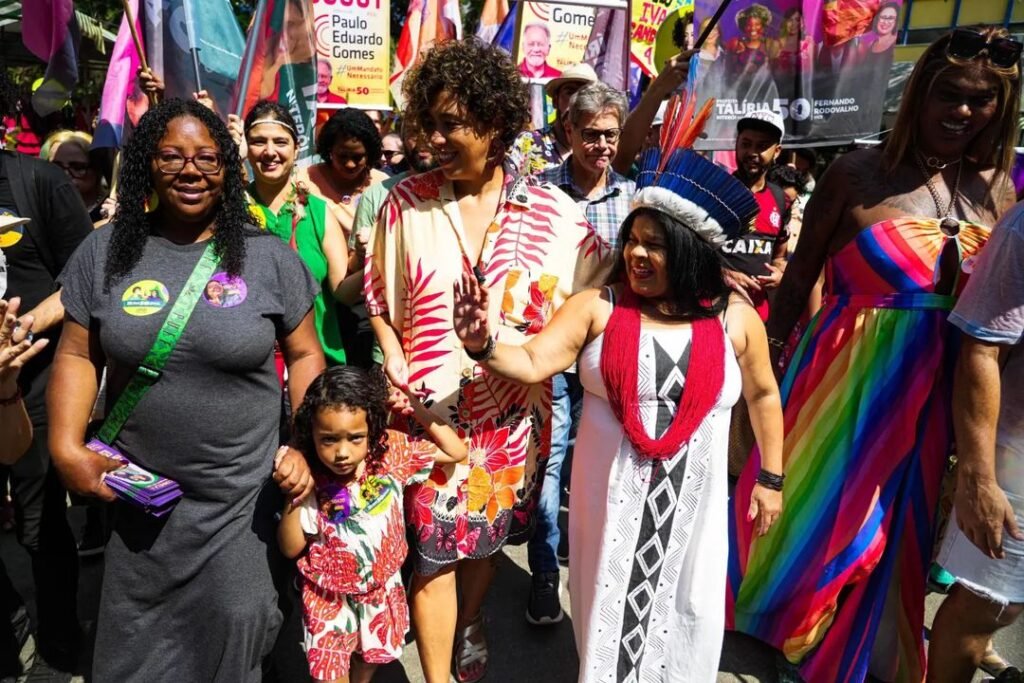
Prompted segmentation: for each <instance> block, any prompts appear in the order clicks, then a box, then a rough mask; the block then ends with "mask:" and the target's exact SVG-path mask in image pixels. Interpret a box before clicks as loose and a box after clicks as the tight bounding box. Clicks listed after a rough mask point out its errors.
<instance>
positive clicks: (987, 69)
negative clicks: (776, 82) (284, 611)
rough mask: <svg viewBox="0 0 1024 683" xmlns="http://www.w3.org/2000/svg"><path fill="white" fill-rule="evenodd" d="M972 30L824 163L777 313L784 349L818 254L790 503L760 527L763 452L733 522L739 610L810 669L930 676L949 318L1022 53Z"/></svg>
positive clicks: (772, 334) (1001, 181)
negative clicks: (755, 499) (868, 135)
mask: <svg viewBox="0 0 1024 683" xmlns="http://www.w3.org/2000/svg"><path fill="white" fill-rule="evenodd" d="M970 33H972V32H966V31H964V30H963V29H958V30H957V31H956V32H954V33H952V34H949V35H946V36H944V37H942V38H940V39H939V40H938V41H936V42H935V43H934V44H932V45H931V46H930V47H929V48H928V49H927V51H926V52H925V53H924V55H922V57H921V59H920V60H919V61H918V63H917V65H916V66H915V68H914V72H913V74H912V75H911V77H910V81H909V83H908V86H907V90H906V92H905V94H904V97H903V101H902V104H901V107H900V111H899V114H898V116H897V120H896V125H895V127H894V130H893V132H892V134H891V135H890V136H889V138H888V140H887V141H886V143H885V145H884V147H883V148H882V149H872V150H862V151H856V152H852V153H850V154H847V155H845V156H844V157H842V158H840V159H839V160H837V161H836V162H835V163H834V164H833V165H832V167H831V168H830V169H829V170H828V172H827V173H826V174H825V175H824V176H823V177H822V179H821V182H820V183H819V186H818V189H817V191H816V192H815V193H814V196H813V197H812V199H811V202H810V204H809V205H808V207H807V211H806V214H805V223H804V224H805V226H806V230H805V231H804V235H803V237H802V238H801V242H800V246H799V248H798V249H797V251H796V254H795V255H794V257H793V259H792V261H790V263H789V267H788V268H787V270H786V275H785V277H784V279H783V281H782V286H781V288H780V289H779V292H778V297H777V299H776V302H775V304H774V306H773V309H772V318H771V320H770V321H769V324H768V333H769V343H770V344H771V345H772V346H773V347H774V348H773V351H775V352H776V353H777V352H778V350H779V349H780V348H781V347H782V346H783V340H785V339H786V338H787V337H788V335H789V334H790V332H791V331H792V329H793V326H794V324H795V323H796V321H797V319H798V318H799V316H800V314H801V313H802V311H803V310H804V308H805V307H806V304H807V297H808V294H809V292H810V290H811V287H812V286H813V285H814V283H815V281H816V280H817V278H818V274H819V273H820V272H821V270H822V268H823V267H824V268H825V272H826V292H827V295H826V296H827V299H826V305H825V306H824V308H823V309H822V310H821V312H820V313H819V314H818V315H817V316H816V317H815V318H814V319H813V320H812V322H811V324H810V326H809V327H808V329H807V331H806V332H805V333H804V335H803V337H802V338H801V339H800V342H799V345H798V346H797V347H796V350H795V352H794V355H793V357H792V359H791V361H790V363H789V366H788V371H787V372H786V374H785V378H784V380H783V383H782V386H781V390H782V400H783V406H784V413H785V429H786V438H785V443H784V447H783V461H784V467H785V472H786V481H785V489H784V499H785V501H786V503H785V508H784V509H783V513H782V516H781V519H780V520H779V522H778V523H776V525H775V526H774V527H773V528H772V530H771V531H770V532H769V533H768V534H767V535H766V536H763V537H760V538H754V535H753V534H752V528H751V524H750V522H749V521H748V520H747V515H746V513H747V508H748V506H749V504H750V500H749V496H750V491H751V488H752V485H753V483H754V477H755V475H756V473H757V472H758V471H759V469H760V467H761V465H760V457H759V454H758V453H757V452H756V450H755V453H754V454H753V456H752V457H751V458H750V461H749V462H748V464H747V467H746V469H745V470H744V473H743V476H742V477H741V479H740V483H739V485H738V488H737V491H736V496H735V501H734V503H735V506H734V510H733V513H732V519H731V520H730V533H731V536H732V541H733V542H734V546H733V552H731V553H730V559H729V561H730V566H729V598H728V603H729V615H728V621H729V623H730V625H731V626H732V627H733V628H735V629H736V630H738V631H742V632H745V633H748V634H751V635H753V636H755V637H757V638H759V639H761V640H764V641H766V642H768V643H770V644H772V645H774V646H775V647H777V648H778V649H779V650H781V651H782V652H783V653H784V655H785V656H786V658H787V659H788V660H789V661H790V662H792V663H794V664H798V665H799V667H800V674H801V675H802V676H803V678H804V679H805V680H806V681H808V683H819V682H827V683H832V682H834V681H863V680H865V678H866V677H867V675H868V674H869V673H870V674H871V675H872V676H874V677H876V678H878V679H879V680H882V681H887V682H894V681H901V682H902V681H916V682H919V681H922V680H924V675H925V658H924V648H923V630H924V598H925V581H926V576H927V571H928V566H929V563H930V561H931V558H932V546H933V542H934V535H935V517H936V508H937V502H938V496H939V489H940V484H941V480H942V476H943V471H944V467H945V464H946V462H947V458H948V456H949V455H950V451H951V446H952V436H953V435H952V419H951V417H950V400H951V393H952V392H951V385H952V369H953V363H954V361H955V359H956V348H955V347H956V346H957V344H956V337H955V332H954V331H953V329H952V328H951V327H950V326H949V325H948V324H947V323H946V317H947V315H948V313H949V310H950V309H951V308H952V306H953V303H954V302H955V301H956V296H957V294H958V293H959V292H960V291H961V290H962V288H963V285H964V283H965V282H966V279H967V277H968V275H969V274H970V272H971V269H972V264H973V261H974V256H975V254H977V252H978V251H979V250H980V249H981V248H982V247H983V245H984V244H985V242H986V240H987V239H988V234H989V230H988V228H986V227H985V226H986V225H993V224H994V223H995V221H996V219H997V217H998V216H999V215H1000V214H1001V213H1002V212H1003V211H1005V210H1006V209H1007V208H1009V207H1010V206H1011V205H1012V203H1013V200H1014V195H1013V187H1012V185H1011V184H1010V182H1009V179H1008V175H1007V171H1008V170H1009V168H1010V161H1011V159H1012V155H1013V141H1014V139H1015V135H1016V121H1017V112H1018V104H1017V103H1018V101H1019V98H1020V79H1019V67H1018V65H1017V62H1016V61H1014V62H1013V63H1012V64H1010V65H1002V66H1001V65H1000V64H999V62H1000V61H1004V60H1002V59H1001V57H1000V55H999V54H996V52H997V50H994V49H984V48H986V47H987V48H994V47H995V43H993V42H992V40H993V39H995V38H999V37H1001V36H1004V35H1005V32H1002V30H1001V29H999V30H995V29H989V30H987V31H986V32H984V33H983V34H976V33H975V34H974V37H973V38H972V36H971V35H968V34H970ZM972 41H973V42H972ZM979 44H980V46H981V47H980V48H979V47H978V45H979Z"/></svg>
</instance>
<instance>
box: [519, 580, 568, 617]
mask: <svg viewBox="0 0 1024 683" xmlns="http://www.w3.org/2000/svg"><path fill="white" fill-rule="evenodd" d="M561 595H562V583H561V582H560V581H559V579H558V572H539V573H537V574H534V575H533V585H532V586H530V601H529V603H528V604H527V606H526V621H528V622H530V623H531V624H533V625H534V626H545V625H548V624H557V623H558V622H560V621H561V620H562V617H563V616H565V615H564V613H563V612H562V603H561V601H560V600H559V597H560V596H561Z"/></svg>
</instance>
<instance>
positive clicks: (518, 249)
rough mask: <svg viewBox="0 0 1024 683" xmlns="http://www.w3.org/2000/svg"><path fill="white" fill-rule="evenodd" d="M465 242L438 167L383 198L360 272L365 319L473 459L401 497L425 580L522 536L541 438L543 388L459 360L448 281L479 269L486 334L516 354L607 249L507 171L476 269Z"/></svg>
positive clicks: (537, 478)
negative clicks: (378, 325)
mask: <svg viewBox="0 0 1024 683" xmlns="http://www.w3.org/2000/svg"><path fill="white" fill-rule="evenodd" d="M467 244H468V242H467V240H466V230H465V227H464V226H463V224H462V217H461V214H460V212H459V208H458V203H457V201H456V198H455V194H454V190H453V188H452V184H451V182H450V181H448V180H446V179H445V177H444V175H443V173H442V172H441V171H433V172H429V173H424V174H421V175H417V176H412V177H410V178H407V179H406V180H404V181H402V182H400V183H399V184H398V185H396V186H395V187H394V188H393V189H392V190H391V193H390V195H389V196H388V199H387V202H386V203H385V205H384V207H383V208H382V210H381V213H380V218H379V220H378V223H377V225H376V227H375V229H374V231H373V234H372V235H371V238H370V242H369V246H368V253H367V257H366V269H365V272H364V293H365V295H366V306H367V310H368V311H369V313H370V315H372V316H374V315H387V316H388V317H389V318H390V320H391V323H392V325H393V326H394V328H395V331H396V333H397V334H398V337H399V339H400V341H401V344H402V348H403V350H404V351H405V357H406V362H407V363H408V366H409V383H410V386H411V387H412V389H413V390H414V391H415V392H416V394H417V395H418V396H419V398H420V399H421V400H422V401H423V402H424V403H425V404H426V405H427V407H428V408H429V409H430V410H431V411H432V412H433V413H434V414H435V415H437V416H438V417H440V418H442V419H444V420H446V421H447V422H448V423H449V424H451V426H452V427H453V428H454V429H455V430H456V431H457V432H458V433H459V434H460V435H461V436H462V437H463V438H465V439H466V441H467V443H468V444H469V449H470V450H469V457H468V458H467V459H466V460H465V461H463V462H461V463H456V464H438V465H435V467H434V470H433V472H432V473H431V475H430V477H429V479H427V480H426V481H425V482H423V483H422V484H416V485H414V486H412V487H410V489H409V491H408V492H407V494H406V501H407V505H406V518H407V522H408V524H409V525H411V526H412V530H413V532H414V533H413V537H414V539H415V543H414V547H413V553H414V559H415V561H416V571H417V572H419V573H420V574H423V575H430V574H433V573H435V572H437V571H438V570H440V569H441V568H443V567H444V566H446V565H448V564H451V563H452V562H455V561H457V560H459V559H462V558H480V557H486V556H488V555H490V554H492V553H494V552H496V551H497V550H498V549H500V548H501V547H502V546H503V545H504V544H505V543H506V542H509V541H511V542H518V541H522V540H525V539H526V538H527V537H528V536H529V534H530V533H531V531H532V519H531V518H532V514H531V513H532V510H533V508H534V506H535V503H536V495H537V493H538V491H539V489H540V483H541V481H542V480H543V470H544V461H545V459H546V457H547V453H548V450H549V448H550V441H551V424H550V420H551V386H550V383H549V382H544V383H541V384H537V385H534V386H522V385H520V384H516V383H514V382H509V381H506V380H503V379H500V378H498V377H494V376H491V375H489V374H487V372H486V371H485V370H484V369H483V368H482V367H480V366H478V365H477V364H476V362H474V361H473V360H472V359H470V358H469V356H467V355H466V353H465V352H464V350H463V349H462V345H461V344H460V342H459V340H458V337H457V336H456V335H455V332H454V330H453V325H452V290H453V287H454V285H455V283H456V282H457V281H458V280H459V279H460V278H461V277H462V274H463V272H465V271H466V270H467V269H471V268H473V266H477V267H478V268H479V270H480V272H481V273H482V274H483V276H484V280H485V283H484V284H485V286H486V287H487V289H488V291H489V293H490V298H489V300H490V309H489V311H488V313H489V316H490V329H492V330H494V331H495V334H496V337H497V339H498V340H499V341H501V342H503V343H508V344H523V343H525V342H526V341H527V340H528V339H529V337H531V336H532V335H534V334H537V333H538V332H539V331H540V330H541V329H543V327H544V325H546V324H547V323H548V322H549V321H550V320H551V317H552V316H553V315H554V313H555V311H556V310H557V309H558V307H559V306H561V305H562V304H563V303H564V302H565V300H566V299H567V298H568V297H569V296H570V295H572V294H574V293H576V292H578V291H580V290H582V289H585V288H587V287H592V286H596V285H598V284H600V283H601V282H602V281H603V276H604V274H605V273H606V272H607V267H608V265H610V264H609V260H610V250H609V248H608V245H607V243H606V242H604V240H602V239H601V237H600V236H598V235H597V234H596V233H595V232H594V230H593V228H592V227H591V226H590V224H589V223H588V222H587V220H586V218H585V217H584V216H583V214H582V212H581V211H580V209H579V207H578V206H577V205H576V203H575V202H573V201H572V200H571V199H569V197H567V196H566V195H565V194H564V193H563V192H562V191H561V190H559V189H558V188H556V187H554V186H553V185H550V184H547V183H542V182H537V181H535V180H531V181H528V180H527V179H525V178H520V177H517V176H515V175H514V174H513V173H506V181H505V187H504V194H503V196H502V199H501V201H500V202H499V206H498V211H497V214H496V215H495V217H494V219H493V221H492V222H491V224H490V226H489V227H488V229H487V232H486V237H485V240H484V244H483V248H482V251H481V253H480V259H479V262H478V263H476V264H470V263H469V259H468V257H467V256H466V253H467V251H468V252H470V253H475V252H476V251H477V249H476V247H475V245H474V247H473V248H471V249H468V250H467V249H464V246H463V245H467ZM400 428H401V427H400ZM407 428H408V429H409V431H410V433H412V434H414V435H418V434H419V431H418V428H417V426H416V425H411V426H408V427H407Z"/></svg>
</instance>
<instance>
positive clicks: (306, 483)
mask: <svg viewBox="0 0 1024 683" xmlns="http://www.w3.org/2000/svg"><path fill="white" fill-rule="evenodd" d="M274 481H276V482H277V485H278V486H280V487H281V491H282V492H283V493H284V494H285V495H286V496H288V497H290V498H291V502H292V507H297V506H298V505H299V503H301V502H302V501H303V500H304V499H305V498H306V496H308V495H309V494H310V493H311V492H312V491H313V474H312V473H311V472H310V471H309V464H308V463H307V462H306V459H305V458H304V457H302V454H301V453H299V452H298V451H297V450H295V449H294V448H291V447H289V446H281V447H280V448H278V449H277V454H276V455H275V456H274Z"/></svg>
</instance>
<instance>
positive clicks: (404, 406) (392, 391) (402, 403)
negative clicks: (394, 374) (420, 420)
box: [388, 385, 415, 415]
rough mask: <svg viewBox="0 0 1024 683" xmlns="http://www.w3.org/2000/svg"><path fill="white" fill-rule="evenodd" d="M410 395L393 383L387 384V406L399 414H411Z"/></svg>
mask: <svg viewBox="0 0 1024 683" xmlns="http://www.w3.org/2000/svg"><path fill="white" fill-rule="evenodd" d="M412 398H413V397H412V395H411V394H408V393H406V392H404V391H402V390H401V389H399V388H398V387H396V386H394V385H388V408H390V409H391V410H392V411H393V412H396V413H398V414H399V415H412V414H413V413H414V412H415V411H414V410H413V407H412Z"/></svg>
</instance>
